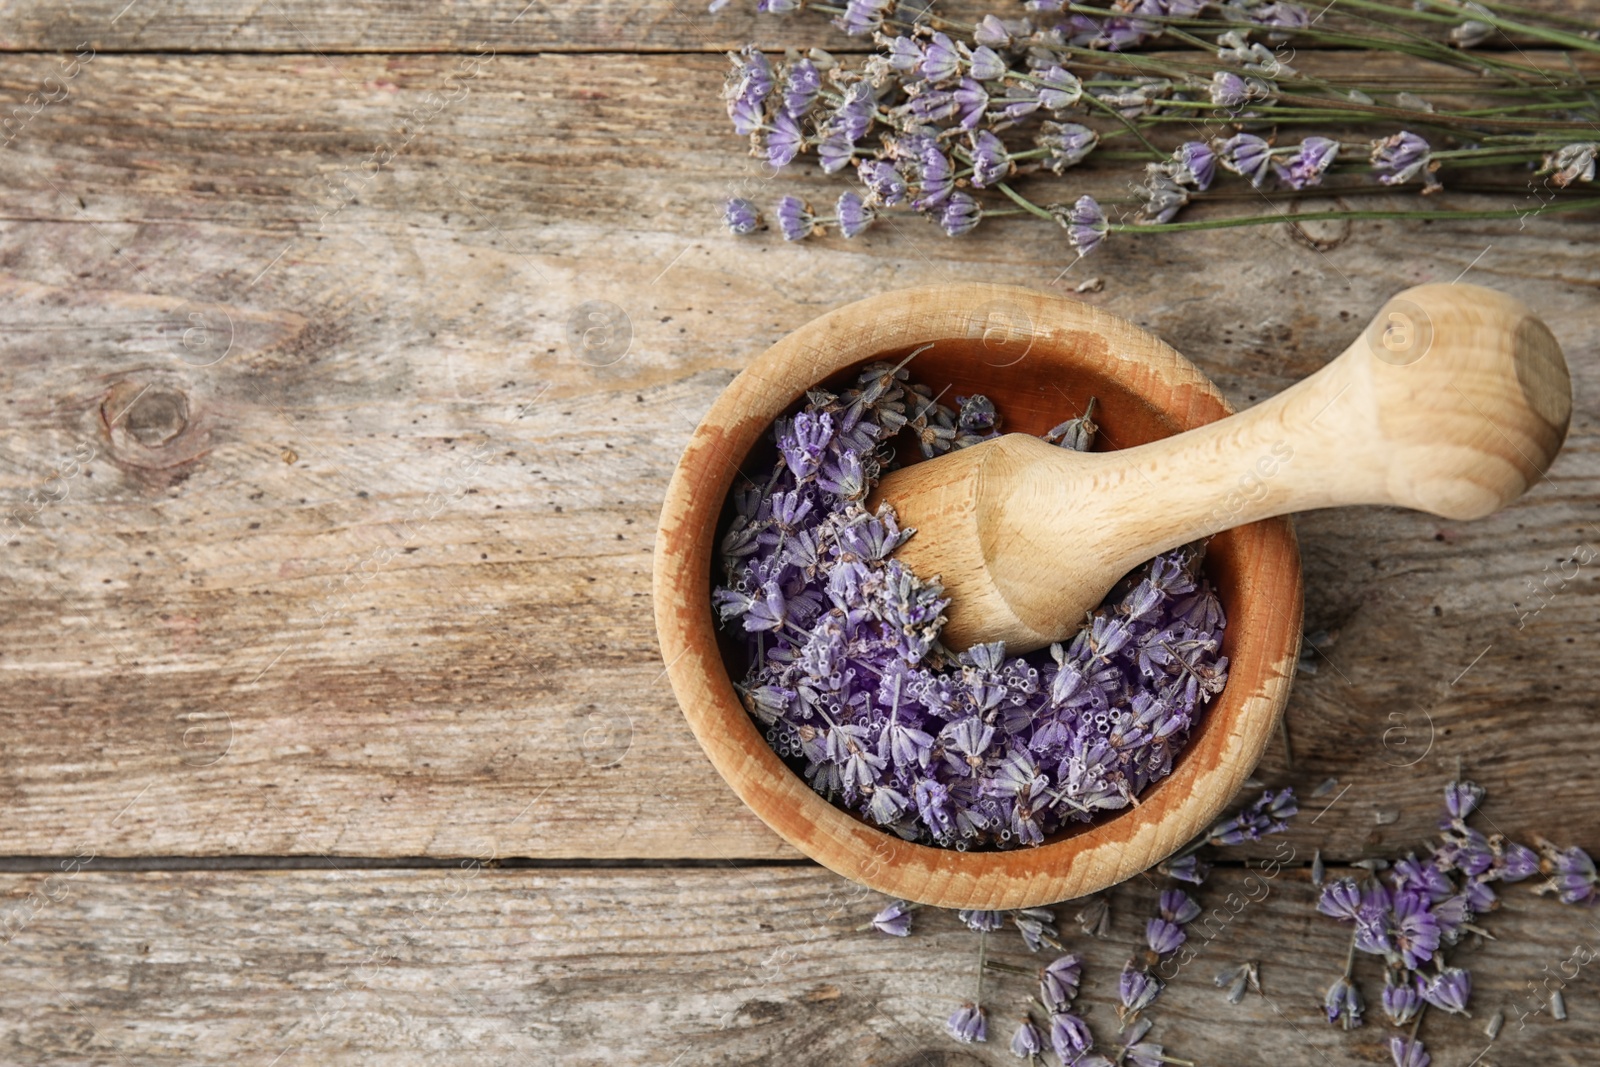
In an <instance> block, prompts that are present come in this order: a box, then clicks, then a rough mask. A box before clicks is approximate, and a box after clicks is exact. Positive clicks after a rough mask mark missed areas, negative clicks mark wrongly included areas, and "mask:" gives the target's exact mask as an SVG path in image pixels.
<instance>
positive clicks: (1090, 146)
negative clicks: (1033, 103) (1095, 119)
mask: <svg viewBox="0 0 1600 1067" xmlns="http://www.w3.org/2000/svg"><path fill="white" fill-rule="evenodd" d="M1099 143H1100V135H1099V134H1098V133H1096V132H1095V131H1093V130H1091V129H1090V128H1089V127H1087V126H1080V125H1079V124H1078V123H1076V122H1045V123H1042V124H1040V127H1039V133H1038V135H1037V136H1035V137H1034V144H1036V145H1038V146H1039V147H1040V148H1043V149H1044V150H1045V151H1046V152H1048V153H1049V160H1048V162H1046V164H1045V166H1047V167H1048V168H1050V170H1051V171H1053V172H1054V173H1056V174H1060V173H1061V172H1062V171H1064V170H1066V169H1067V168H1068V167H1074V166H1077V165H1078V164H1079V163H1082V162H1083V161H1084V159H1085V158H1086V157H1087V156H1088V155H1089V153H1090V152H1093V151H1094V149H1095V146H1096V145H1098V144H1099Z"/></svg>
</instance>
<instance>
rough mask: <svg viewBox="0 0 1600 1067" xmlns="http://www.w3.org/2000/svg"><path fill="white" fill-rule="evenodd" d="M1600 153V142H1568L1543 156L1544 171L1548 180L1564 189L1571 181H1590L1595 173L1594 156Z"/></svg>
mask: <svg viewBox="0 0 1600 1067" xmlns="http://www.w3.org/2000/svg"><path fill="white" fill-rule="evenodd" d="M1597 155H1600V144H1596V143H1594V142H1590V143H1588V144H1569V145H1567V146H1566V147H1564V148H1562V149H1560V150H1559V151H1557V152H1556V153H1555V154H1554V155H1548V156H1545V157H1544V167H1543V169H1544V170H1545V171H1548V172H1550V180H1551V181H1553V182H1555V183H1556V184H1557V185H1558V186H1560V187H1561V188H1563V189H1565V188H1566V187H1567V186H1569V185H1571V184H1572V183H1573V182H1592V181H1594V174H1595V157H1596V156H1597Z"/></svg>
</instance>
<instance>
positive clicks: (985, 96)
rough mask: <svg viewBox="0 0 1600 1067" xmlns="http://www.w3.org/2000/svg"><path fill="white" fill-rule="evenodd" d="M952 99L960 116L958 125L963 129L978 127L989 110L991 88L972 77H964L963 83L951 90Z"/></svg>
mask: <svg viewBox="0 0 1600 1067" xmlns="http://www.w3.org/2000/svg"><path fill="white" fill-rule="evenodd" d="M950 101H951V103H952V104H954V105H955V109H956V113H957V114H958V115H959V116H960V120H959V122H957V125H958V126H960V127H961V128H962V129H963V130H971V129H976V128H977V125H978V123H980V122H982V121H983V115H984V112H985V111H986V110H988V107H989V90H987V89H985V88H984V87H983V86H982V84H980V83H979V82H977V81H974V80H973V79H971V78H962V79H961V84H960V85H958V86H956V87H955V89H954V90H952V91H951V93H950Z"/></svg>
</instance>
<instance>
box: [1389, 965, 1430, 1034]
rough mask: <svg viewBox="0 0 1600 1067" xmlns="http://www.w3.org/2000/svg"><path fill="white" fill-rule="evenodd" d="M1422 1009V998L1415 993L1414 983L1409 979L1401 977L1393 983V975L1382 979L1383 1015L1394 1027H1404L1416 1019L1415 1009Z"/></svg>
mask: <svg viewBox="0 0 1600 1067" xmlns="http://www.w3.org/2000/svg"><path fill="white" fill-rule="evenodd" d="M1421 1007H1422V996H1421V994H1419V993H1418V992H1417V987H1416V983H1414V982H1413V981H1411V980H1410V979H1409V978H1404V977H1402V978H1401V979H1400V980H1399V981H1395V979H1394V976H1393V974H1388V975H1386V976H1385V978H1384V986H1383V1014H1384V1015H1386V1016H1387V1017H1388V1019H1389V1021H1390V1022H1391V1023H1393V1024H1394V1025H1396V1026H1404V1025H1406V1024H1407V1023H1409V1022H1410V1021H1411V1020H1412V1019H1414V1018H1415V1017H1416V1014H1417V1009H1419V1008H1421Z"/></svg>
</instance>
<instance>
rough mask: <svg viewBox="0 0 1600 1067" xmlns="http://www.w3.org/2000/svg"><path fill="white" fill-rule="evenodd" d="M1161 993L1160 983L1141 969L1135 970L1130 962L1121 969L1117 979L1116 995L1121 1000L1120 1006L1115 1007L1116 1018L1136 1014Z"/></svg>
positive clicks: (1124, 1017)
mask: <svg viewBox="0 0 1600 1067" xmlns="http://www.w3.org/2000/svg"><path fill="white" fill-rule="evenodd" d="M1160 994H1161V983H1160V982H1159V981H1158V980H1156V979H1155V978H1153V977H1151V976H1150V975H1148V974H1146V973H1145V972H1143V971H1139V970H1135V969H1134V967H1133V965H1132V964H1129V965H1128V966H1126V967H1124V968H1123V969H1122V975H1121V976H1120V977H1119V978H1118V979H1117V995H1118V996H1119V997H1120V998H1121V1000H1122V1006H1121V1007H1120V1008H1118V1009H1117V1016H1118V1018H1123V1019H1126V1018H1128V1017H1129V1016H1132V1015H1135V1014H1137V1013H1138V1012H1139V1011H1141V1010H1143V1009H1144V1008H1146V1007H1148V1006H1149V1005H1150V1002H1151V1001H1153V1000H1155V999H1156V997H1157V996H1159V995H1160Z"/></svg>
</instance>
